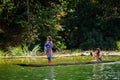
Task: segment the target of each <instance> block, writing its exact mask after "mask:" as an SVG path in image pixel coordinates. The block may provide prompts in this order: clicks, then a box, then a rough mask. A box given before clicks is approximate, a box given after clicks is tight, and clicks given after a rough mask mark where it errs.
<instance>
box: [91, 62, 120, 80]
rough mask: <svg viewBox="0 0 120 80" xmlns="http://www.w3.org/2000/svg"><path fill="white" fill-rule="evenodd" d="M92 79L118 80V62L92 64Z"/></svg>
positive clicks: (119, 74) (119, 64) (119, 78)
mask: <svg viewBox="0 0 120 80" xmlns="http://www.w3.org/2000/svg"><path fill="white" fill-rule="evenodd" d="M92 79H93V80H120V62H115V63H102V64H95V65H93V76H92Z"/></svg>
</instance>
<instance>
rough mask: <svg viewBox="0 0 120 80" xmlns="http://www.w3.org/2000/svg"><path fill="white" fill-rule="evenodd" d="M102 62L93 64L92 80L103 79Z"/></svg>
mask: <svg viewBox="0 0 120 80" xmlns="http://www.w3.org/2000/svg"><path fill="white" fill-rule="evenodd" d="M102 74H103V64H95V65H93V80H103V75H102Z"/></svg>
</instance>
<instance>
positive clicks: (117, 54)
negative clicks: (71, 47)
mask: <svg viewBox="0 0 120 80" xmlns="http://www.w3.org/2000/svg"><path fill="white" fill-rule="evenodd" d="M91 53H94V52H93V51H83V52H79V53H62V52H56V53H54V54H53V57H75V56H90V54H91ZM101 53H102V54H103V56H119V57H120V52H115V51H102V52H101ZM0 58H46V55H39V56H37V55H34V56H0Z"/></svg>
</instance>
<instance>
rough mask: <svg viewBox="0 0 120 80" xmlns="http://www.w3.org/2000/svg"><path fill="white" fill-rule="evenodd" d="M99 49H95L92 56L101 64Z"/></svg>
mask: <svg viewBox="0 0 120 80" xmlns="http://www.w3.org/2000/svg"><path fill="white" fill-rule="evenodd" d="M100 51H101V50H100V48H97V49H96V51H95V54H94V57H95V58H96V60H97V61H99V62H101V61H102V54H101V53H100Z"/></svg>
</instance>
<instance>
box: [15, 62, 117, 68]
mask: <svg viewBox="0 0 120 80" xmlns="http://www.w3.org/2000/svg"><path fill="white" fill-rule="evenodd" d="M110 62H115V61H102V62H98V61H90V62H71V63H70V62H69V63H51V64H31V63H30V64H29V63H26V64H15V65H19V66H26V67H45V66H67V65H84V64H99V63H110Z"/></svg>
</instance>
